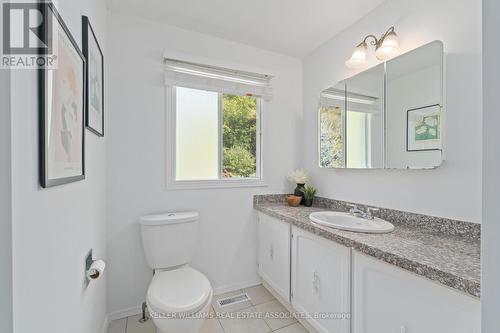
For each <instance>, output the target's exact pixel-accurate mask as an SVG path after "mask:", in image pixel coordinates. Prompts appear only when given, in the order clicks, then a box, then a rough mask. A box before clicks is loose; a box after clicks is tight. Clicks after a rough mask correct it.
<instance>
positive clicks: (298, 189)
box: [293, 184, 306, 205]
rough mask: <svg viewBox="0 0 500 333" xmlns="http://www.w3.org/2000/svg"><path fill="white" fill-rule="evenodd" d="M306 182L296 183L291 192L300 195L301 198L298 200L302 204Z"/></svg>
mask: <svg viewBox="0 0 500 333" xmlns="http://www.w3.org/2000/svg"><path fill="white" fill-rule="evenodd" d="M305 185H306V184H297V187H296V188H295V191H294V192H293V194H294V195H296V196H298V197H302V200H300V204H301V205H303V204H304V191H305V190H306V187H305Z"/></svg>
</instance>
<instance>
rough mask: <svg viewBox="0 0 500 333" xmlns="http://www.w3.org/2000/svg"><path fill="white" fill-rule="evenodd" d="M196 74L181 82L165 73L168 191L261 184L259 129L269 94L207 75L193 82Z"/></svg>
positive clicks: (232, 75)
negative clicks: (263, 108)
mask: <svg viewBox="0 0 500 333" xmlns="http://www.w3.org/2000/svg"><path fill="white" fill-rule="evenodd" d="M183 64H184V63H183ZM176 65H177V64H176ZM189 65H192V64H189ZM197 66H198V67H201V65H197ZM176 69H178V67H176ZM202 69H205V68H202ZM217 69H218V73H217V74H218V75H220V71H221V69H220V68H217ZM190 70H191V71H190V72H191V73H192V68H191V67H190ZM213 70H214V69H213V68H208V69H206V71H208V72H209V74H211V73H212V72H213ZM198 72H199V68H197V74H196V75H192V74H190V75H191V76H189V77H188V78H186V77H184V78H182V79H181V80H179V77H178V75H175V76H174V75H173V74H172V73H171V72H168V70H167V75H166V76H167V87H166V92H167V133H168V135H167V188H169V189H189V188H194V189H195V188H212V187H239V186H263V185H265V184H264V182H263V180H262V170H261V141H262V140H261V133H260V129H261V119H262V117H261V115H262V105H263V103H264V99H265V98H266V97H268V95H266V94H262V95H264V96H262V95H261V96H259V95H254V94H253V93H252V92H248V93H243V91H249V90H250V89H249V88H248V87H245V86H244V84H242V83H241V82H239V83H238V84H237V85H234V86H231V85H230V84H229V83H228V82H227V81H228V80H227V79H225V80H224V81H223V82H222V84H221V82H220V81H219V80H220V79H218V78H217V79H215V80H214V78H213V77H212V78H210V80H207V75H208V74H207V73H206V72H204V74H203V78H204V79H203V80H200V81H197V78H198V76H200V74H199V73H198ZM175 74H178V73H175ZM230 74H231V77H234V76H235V75H236V73H235V72H234V71H231V72H230ZM246 76H248V73H246ZM172 78H173V79H172ZM229 88H232V89H229ZM238 89H240V90H238ZM241 89H244V90H243V91H242V90H241ZM250 91H251V90H250ZM260 92H263V91H262V90H260ZM264 92H265V91H264Z"/></svg>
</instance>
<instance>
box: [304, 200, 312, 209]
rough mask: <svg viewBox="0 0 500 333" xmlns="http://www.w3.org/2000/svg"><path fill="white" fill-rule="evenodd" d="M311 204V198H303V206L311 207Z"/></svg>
mask: <svg viewBox="0 0 500 333" xmlns="http://www.w3.org/2000/svg"><path fill="white" fill-rule="evenodd" d="M312 205H313V198H311V199H306V198H304V206H306V207H311V206H312Z"/></svg>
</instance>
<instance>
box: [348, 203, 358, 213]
mask: <svg viewBox="0 0 500 333" xmlns="http://www.w3.org/2000/svg"><path fill="white" fill-rule="evenodd" d="M347 207H351V209H349V211H350V212H352V211H355V210H358V205H355V204H347Z"/></svg>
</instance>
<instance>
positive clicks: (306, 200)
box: [304, 186, 316, 207]
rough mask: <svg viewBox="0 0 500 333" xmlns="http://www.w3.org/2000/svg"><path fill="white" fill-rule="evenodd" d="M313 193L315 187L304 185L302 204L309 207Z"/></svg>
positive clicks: (314, 192)
mask: <svg viewBox="0 0 500 333" xmlns="http://www.w3.org/2000/svg"><path fill="white" fill-rule="evenodd" d="M315 195H316V189H315V188H314V187H312V186H306V188H305V190H304V206H306V207H311V206H312V204H313V199H314V196H315Z"/></svg>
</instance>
